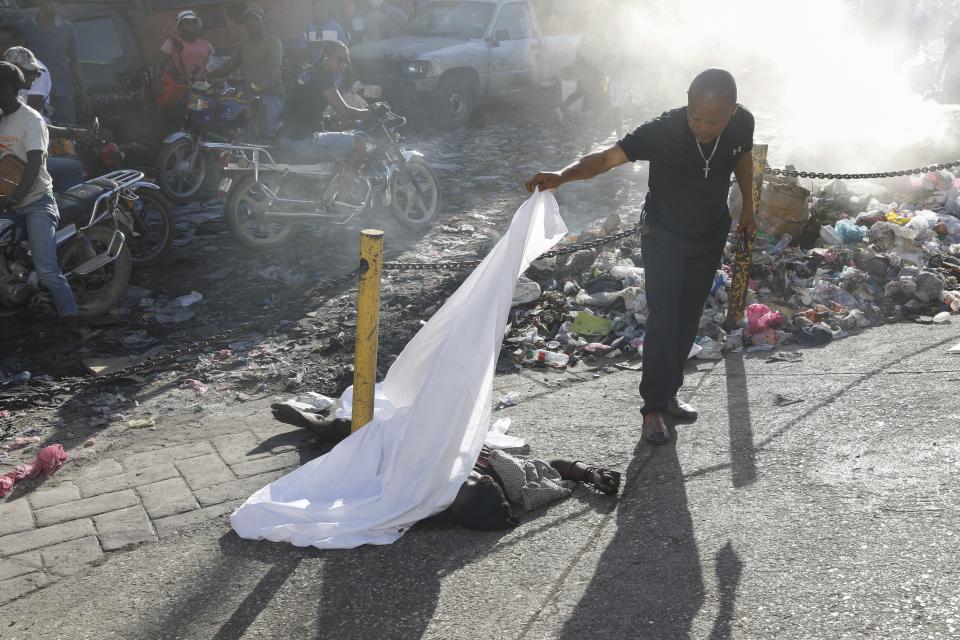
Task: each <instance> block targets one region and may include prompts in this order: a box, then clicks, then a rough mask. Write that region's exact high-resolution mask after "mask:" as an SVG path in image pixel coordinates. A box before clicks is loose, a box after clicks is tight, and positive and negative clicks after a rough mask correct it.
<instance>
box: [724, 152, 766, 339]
mask: <svg viewBox="0 0 960 640" xmlns="http://www.w3.org/2000/svg"><path fill="white" fill-rule="evenodd" d="M766 167H767V145H765V144H755V145H753V194H752V196H753V214H754V216H755V217H756V218H759V217H760V216H759V214H760V194H761V193H762V191H763V172H764V169H766ZM736 236H737V243H736V245H735V247H734V257H733V283H732V285H731V287H730V295H729V296H728V298H727V319H726V321H725V322H724V325H723V328H724V329H725V330H727V331H733V330H734V329H736V328H737V326H739V324H740V321H741V320H743V312H744V310H745V309H746V308H747V289H748V286H749V284H750V265H752V264H753V236H750V237H747V236H746V235H745V234H741V233H737V234H736Z"/></svg>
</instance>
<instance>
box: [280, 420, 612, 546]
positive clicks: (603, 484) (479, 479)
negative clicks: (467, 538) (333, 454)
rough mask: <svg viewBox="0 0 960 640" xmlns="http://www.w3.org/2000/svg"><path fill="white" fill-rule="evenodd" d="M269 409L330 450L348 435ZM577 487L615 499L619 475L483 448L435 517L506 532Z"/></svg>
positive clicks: (344, 424)
mask: <svg viewBox="0 0 960 640" xmlns="http://www.w3.org/2000/svg"><path fill="white" fill-rule="evenodd" d="M271 409H272V410H273V416H274V418H276V419H277V420H279V421H280V422H283V423H286V424H290V425H293V426H296V427H300V428H302V429H307V430H308V431H310V432H311V433H313V435H314V436H316V437H317V439H318V440H320V441H321V442H324V443H329V444H334V445H335V444H337V443H339V442H341V441H342V440H344V439H346V438H347V436H349V435H350V433H351V431H352V430H351V423H350V421H349V420H344V419H327V418H325V417H323V416H321V415H319V414H315V413H308V412H305V411H301V410H299V409H297V408H295V407H293V406H290V405H289V404H285V403H277V404H274V405H272V406H271ZM579 482H583V483H584V484H586V485H589V486H591V487H593V488H594V489H596V490H597V491H600V492H601V493H604V494H606V495H609V496H616V495H617V493H618V492H619V490H620V473H618V472H616V471H611V470H610V469H603V468H600V467H595V466H589V465H587V464H585V463H583V462H581V461H573V460H569V459H565V458H557V459H554V460H550V461H549V462H548V461H545V460H538V459H525V458H519V457H515V456H512V455H510V454H509V453H506V452H505V451H501V450H499V449H490V448H488V447H486V446H484V447H483V449H482V450H481V452H480V456H479V458H478V459H477V462H476V464H475V465H474V467H473V470H472V471H471V472H470V475H468V476H467V479H466V480H465V481H464V483H463V485H462V486H461V487H460V491H459V492H458V493H457V497H456V499H455V500H454V501H453V504H451V505H450V506H449V507H448V508H447V509H446V510H445V511H443V512H442V513H440V514H439V515H438V516H437V518H438V519H439V520H441V521H444V522H449V523H451V524H457V525H460V526H462V527H466V528H468V529H477V530H480V531H498V530H503V529H509V528H512V527H515V526H517V525H518V524H520V519H519V518H518V517H517V515H516V508H517V507H520V508H523V509H526V510H533V509H537V508H540V507H544V506H546V505H548V504H551V503H553V502H557V501H559V500H563V499H564V498H567V497H569V496H570V494H571V493H572V491H573V488H574V487H575V486H576V484H577V483H579Z"/></svg>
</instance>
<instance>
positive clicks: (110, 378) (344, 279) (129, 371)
mask: <svg viewBox="0 0 960 640" xmlns="http://www.w3.org/2000/svg"><path fill="white" fill-rule="evenodd" d="M640 226H641V223H639V222H638V223H637V224H636V225H634V226H633V227H632V228H630V229H627V230H626V231H621V232H619V233H615V234H612V235H609V236H603V237H600V238H597V239H595V240H590V241H588V242H581V243H576V244H571V245H569V246H566V247H563V248H561V249H556V250H553V251H547V252H546V253H543V254H541V255H540V256H538V259H542V258H556V257H559V256H564V255H568V254H571V253H576V252H577V251H584V250H589V249H595V248H598V247H601V246H603V245H606V244H610V243H612V242H616V241H618V240H622V239H624V238H627V237H630V236H633V235H636V234H638V233H639V231H640ZM481 262H482V260H460V261H445V262H385V263H384V264H383V269H384V270H389V271H446V272H455V271H462V270H464V269H474V268H476V267H477V266H479V265H480V263H481ZM360 270H361V268H360V267H358V268H356V269H354V270H353V271H350V272H349V273H345V274H344V275H342V276H340V277H338V278H334V279H333V280H327V281H324V282H322V283H320V284H318V285H316V286H314V287H312V288H310V289H309V290H308V291H306V292H305V293H303V294H302V295H300V296H297V297H296V298H295V299H293V300H291V301H289V302H288V303H286V304H285V305H284V307H289V306H290V305H298V304H305V303H308V302H309V301H310V300H311V299H312V298H313V297H314V296H316V295H317V294H319V293H323V292H328V291H332V290H334V289H337V288H339V287H341V286H342V285H344V284H346V283H348V282H350V281H356V278H357V276H358V275H359V274H360ZM277 319H278V318H277V317H276V316H256V317H255V318H253V319H252V320H250V321H249V322H247V323H244V324H242V325H239V326H236V327H233V328H231V329H226V330H224V331H221V332H220V333H217V334H215V335H212V336H208V337H206V338H204V339H202V340H196V341H194V342H191V343H189V344H186V345H183V346H181V347H178V348H177V349H173V350H171V351H167V352H165V353H162V354H159V355H157V356H155V357H153V358H148V359H146V360H142V361H140V362H137V363H136V364H133V365H131V366H129V367H126V368H124V369H120V370H117V371H114V372H113V373H109V374H106V375H102V376H97V377H94V378H82V379H79V380H76V381H74V382H68V383H63V384H57V385H56V387H54V388H52V389H49V390H47V391H37V392H35V393H32V394H24V395H11V396H9V397H6V398H0V408H3V407H5V406H11V407H12V406H13V405H17V406H23V405H27V404H35V403H36V402H37V401H39V400H48V401H49V400H50V399H51V398H52V397H53V396H55V395H59V394H64V393H75V392H78V391H81V390H84V389H92V388H94V387H97V386H100V385H107V384H111V383H115V382H118V381H120V380H122V379H123V378H127V377H129V376H132V375H136V374H137V373H139V372H143V371H148V370H151V369H157V368H159V367H162V366H164V365H169V364H173V363H175V362H176V361H177V360H179V359H180V358H182V357H184V356H188V355H191V354H195V353H198V352H201V351H206V350H208V349H209V348H210V347H212V346H214V345H217V344H221V343H223V342H225V341H226V340H228V339H229V338H231V337H233V336H235V335H237V334H239V333H243V332H249V331H250V330H252V329H256V328H260V327H261V326H264V327H265V326H268V325H269V326H272V325H275V324H276V323H277Z"/></svg>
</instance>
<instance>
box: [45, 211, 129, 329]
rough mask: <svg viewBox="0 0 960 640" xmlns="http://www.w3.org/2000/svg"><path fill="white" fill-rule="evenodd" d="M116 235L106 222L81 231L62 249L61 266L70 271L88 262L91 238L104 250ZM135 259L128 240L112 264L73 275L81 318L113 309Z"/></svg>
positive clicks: (127, 282)
mask: <svg viewBox="0 0 960 640" xmlns="http://www.w3.org/2000/svg"><path fill="white" fill-rule="evenodd" d="M112 238H113V228H112V227H108V226H104V225H97V226H95V227H92V228H90V229H87V230H86V231H83V232H81V234H80V235H78V236H77V237H75V238H73V239H72V240H70V242H68V243H67V244H66V246H64V248H63V250H62V251H61V253H60V265H61V269H63V272H64V273H67V272H69V271H70V270H71V269H73V268H75V267H78V266H80V265H81V264H83V263H84V262H86V261H87V251H86V249H87V243H88V242H89V244H90V245H91V246H92V247H93V249H94V250H95V251H96V252H97V253H102V252H103V251H104V250H105V249H106V248H107V246H108V245H109V244H110V240H111V239H112ZM131 263H132V261H131V259H130V249H129V248H128V247H127V245H126V243H124V245H123V248H122V249H121V250H120V255H118V256H117V259H116V260H114V261H113V262H111V263H110V264H108V265H106V266H105V267H103V268H101V269H97V270H96V271H94V272H93V273H89V274H87V275H85V276H76V275H75V276H71V278H70V288H71V289H72V290H73V295H74V297H75V298H76V300H77V309H78V311H79V315H80V317H81V318H94V317H97V316H102V315H104V314H105V313H107V312H108V311H110V309H111V308H112V307H113V305H114V304H116V302H117V300H119V299H120V296H121V295H123V292H124V290H126V288H127V285H128V284H129V283H130V269H131V267H132V264H131Z"/></svg>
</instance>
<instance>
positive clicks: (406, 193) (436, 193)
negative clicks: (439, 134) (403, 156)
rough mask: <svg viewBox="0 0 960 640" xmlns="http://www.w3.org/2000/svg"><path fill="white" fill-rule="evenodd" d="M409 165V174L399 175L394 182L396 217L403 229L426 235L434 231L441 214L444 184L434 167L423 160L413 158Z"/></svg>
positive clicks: (399, 172) (404, 171)
mask: <svg viewBox="0 0 960 640" xmlns="http://www.w3.org/2000/svg"><path fill="white" fill-rule="evenodd" d="M406 164H407V168H406V170H404V169H401V170H400V171H398V172H397V173H396V174H394V176H393V179H392V180H391V182H390V202H391V207H392V208H393V215H394V216H396V218H397V221H398V222H400V224H402V225H403V226H405V227H408V228H410V229H416V230H418V231H423V230H425V229H429V228H430V226H431V225H432V224H433V222H434V220H436V218H437V215H438V214H439V213H440V205H441V196H440V181H439V180H438V179H437V176H436V174H434V173H433V169H431V168H430V165H428V164H427V163H426V162H424V161H423V160H421V159H420V158H410V159H409V160H407V163H406ZM414 182H416V185H417V187H419V193H418V190H417V188H416V187H414Z"/></svg>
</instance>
